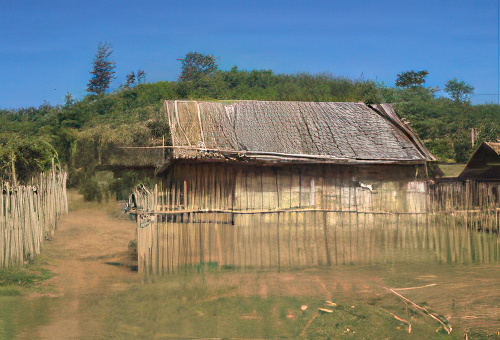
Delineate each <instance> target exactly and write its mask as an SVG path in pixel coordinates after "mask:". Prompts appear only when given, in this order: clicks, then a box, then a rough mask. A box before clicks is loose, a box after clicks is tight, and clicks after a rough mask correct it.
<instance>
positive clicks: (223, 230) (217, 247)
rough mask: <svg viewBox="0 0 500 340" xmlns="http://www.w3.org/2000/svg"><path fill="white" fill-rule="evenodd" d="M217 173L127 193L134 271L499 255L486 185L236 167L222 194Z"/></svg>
mask: <svg viewBox="0 0 500 340" xmlns="http://www.w3.org/2000/svg"><path fill="white" fill-rule="evenodd" d="M210 176H213V177H210ZM217 176H218V175H217V174H215V175H213V174H212V175H202V176H201V178H202V180H201V183H200V181H197V182H195V183H193V182H189V181H172V182H170V183H167V185H166V186H165V188H164V189H163V188H162V187H161V186H156V187H155V189H154V190H151V191H150V192H145V191H144V190H143V191H141V192H139V191H137V192H136V193H135V195H136V200H137V204H138V206H139V209H138V210H139V215H138V255H139V271H140V272H142V273H143V274H145V275H165V274H170V273H176V272H179V271H183V270H192V269H196V268H198V269H199V268H206V267H219V268H235V269H237V270H249V269H274V270H282V269H296V268H309V267H315V266H322V265H341V264H353V263H366V264H370V263H381V262H383V263H386V262H398V261H412V262H415V261H424V262H425V261H430V260H432V261H435V260H438V261H441V262H459V263H466V262H497V261H499V260H500V242H499V239H498V231H499V222H498V218H499V212H498V211H499V202H498V190H497V189H498V186H497V185H496V184H494V183H477V182H471V181H467V182H453V183H438V184H435V183H431V182H407V183H390V182H387V183H384V184H383V185H380V186H379V187H378V188H377V189H376V190H367V189H365V188H363V187H360V186H356V185H353V183H352V181H349V180H346V179H345V178H348V176H335V175H333V176H328V175H325V176H324V177H323V178H320V179H318V178H316V181H314V178H309V179H307V178H306V179H305V178H304V177H303V176H299V177H297V178H295V177H294V176H293V174H292V176H290V173H289V172H286V171H283V173H281V174H279V173H278V174H277V175H276V176H274V181H275V183H271V181H272V179H273V177H272V176H260V178H259V175H258V174H257V175H256V174H247V173H244V174H243V175H241V174H238V175H237V176H235V179H236V186H235V188H234V192H233V193H228V192H226V191H225V187H226V186H225V185H220V186H219V185H217V184H216V183H221V182H223V180H224V179H223V178H219V179H218V178H217ZM221 176H223V175H221ZM193 178H198V179H199V178H200V176H193ZM300 181H302V182H305V183H306V185H304V183H300ZM311 181H312V182H313V185H311ZM259 182H260V183H259ZM270 187H274V189H275V190H271V189H269V188H270ZM266 188H267V189H266ZM273 195H274V196H273ZM259 196H260V197H259ZM266 196H267V197H266ZM271 196H272V197H271Z"/></svg>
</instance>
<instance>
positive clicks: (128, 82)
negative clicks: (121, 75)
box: [124, 71, 135, 89]
mask: <svg viewBox="0 0 500 340" xmlns="http://www.w3.org/2000/svg"><path fill="white" fill-rule="evenodd" d="M134 86H135V73H134V71H132V72H130V73H129V74H127V77H126V78H125V85H124V87H125V88H126V89H128V88H131V87H134Z"/></svg>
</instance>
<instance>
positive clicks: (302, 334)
mask: <svg viewBox="0 0 500 340" xmlns="http://www.w3.org/2000/svg"><path fill="white" fill-rule="evenodd" d="M318 316H319V313H318V312H316V313H314V315H313V317H312V318H311V320H309V322H308V323H307V325H306V327H304V329H303V330H302V332H300V335H299V336H304V335H306V330H307V329H308V328H309V326H310V325H311V324H312V322H313V321H314V319H316V318H317V317H318Z"/></svg>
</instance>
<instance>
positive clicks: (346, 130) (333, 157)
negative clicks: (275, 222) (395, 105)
mask: <svg viewBox="0 0 500 340" xmlns="http://www.w3.org/2000/svg"><path fill="white" fill-rule="evenodd" d="M165 107H166V110H167V113H168V117H169V124H170V131H171V138H172V145H173V150H174V151H173V158H174V159H186V158H187V159H199V160H222V159H233V160H254V161H267V162H269V161H271V162H297V161H302V162H304V161H305V162H321V163H365V164H366V163H373V164H383V163H396V164H402V163H404V164H419V163H425V162H426V161H431V160H434V157H433V156H432V155H431V154H430V152H429V151H428V150H427V149H426V148H425V147H424V146H423V144H422V143H421V142H420V141H419V139H418V137H417V136H416V135H415V134H414V133H413V131H411V130H410V129H409V128H408V127H406V126H405V125H404V124H403V123H402V122H401V121H400V120H399V118H398V117H397V116H396V114H395V113H394V111H393V109H392V106H391V105H388V104H383V105H377V106H375V107H372V106H368V105H366V104H363V103H319V102H278V101H234V102H195V101H175V102H174V101H166V102H165Z"/></svg>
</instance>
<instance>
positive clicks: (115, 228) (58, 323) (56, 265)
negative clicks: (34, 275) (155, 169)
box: [19, 209, 138, 339]
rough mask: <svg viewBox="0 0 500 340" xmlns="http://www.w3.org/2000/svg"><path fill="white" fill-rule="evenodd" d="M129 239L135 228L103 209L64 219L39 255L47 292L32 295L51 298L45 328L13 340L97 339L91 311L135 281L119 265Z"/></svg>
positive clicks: (80, 211)
mask: <svg viewBox="0 0 500 340" xmlns="http://www.w3.org/2000/svg"><path fill="white" fill-rule="evenodd" d="M134 238H135V223H134V222H132V221H127V220H125V219H118V218H112V217H110V216H109V214H107V213H106V212H105V211H103V210H94V209H92V210H85V209H84V210H75V211H71V212H70V213H69V214H68V215H67V216H64V217H63V218H62V219H61V221H60V223H59V225H58V229H57V231H56V233H55V236H54V237H53V239H52V240H50V241H48V242H46V243H45V247H44V250H43V252H44V254H45V255H46V256H47V258H49V261H50V262H51V265H50V266H48V269H50V270H51V271H52V272H53V273H54V274H55V276H54V277H53V278H52V279H50V280H48V281H47V282H45V283H44V285H48V286H53V287H54V292H53V293H34V294H32V296H30V297H29V298H33V299H36V298H40V295H47V296H48V297H52V298H54V299H56V300H57V301H56V303H55V306H57V307H56V308H54V309H53V310H51V311H49V313H51V315H50V319H51V320H53V321H52V322H51V323H49V324H47V325H44V326H42V327H40V328H39V329H31V330H26V331H25V332H24V333H23V334H21V336H20V337H19V339H89V338H94V337H96V336H97V335H98V334H99V327H100V325H99V322H98V320H99V318H96V317H95V315H92V312H93V308H92V306H93V305H95V304H96V302H97V301H98V300H99V299H100V298H102V297H103V296H106V295H107V294H109V293H111V292H113V291H116V290H117V289H123V288H124V287H126V285H127V283H128V282H131V281H136V280H137V279H138V278H137V273H136V272H133V271H131V270H130V269H128V268H126V267H124V266H116V265H110V264H106V262H112V263H120V262H123V260H124V259H127V256H128V244H129V242H130V241H131V240H133V239H134Z"/></svg>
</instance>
